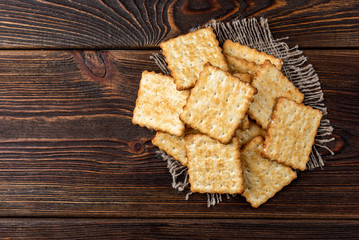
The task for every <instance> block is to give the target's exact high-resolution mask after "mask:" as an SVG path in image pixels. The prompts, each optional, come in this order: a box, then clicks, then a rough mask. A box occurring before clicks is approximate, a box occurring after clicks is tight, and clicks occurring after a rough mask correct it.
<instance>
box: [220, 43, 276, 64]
mask: <svg viewBox="0 0 359 240" xmlns="http://www.w3.org/2000/svg"><path fill="white" fill-rule="evenodd" d="M223 53H224V54H227V55H231V56H233V57H237V58H241V59H245V60H247V61H249V62H254V63H256V64H258V65H260V64H263V63H264V62H265V61H266V60H269V61H270V62H271V63H272V64H273V65H275V66H276V68H278V69H279V70H280V69H281V68H282V65H283V60H282V59H280V58H276V57H274V56H273V55H269V54H266V53H265V52H259V51H258V50H257V49H254V48H250V47H248V46H245V45H242V44H240V43H239V42H232V41H231V40H229V39H228V40H226V41H225V42H224V44H223Z"/></svg>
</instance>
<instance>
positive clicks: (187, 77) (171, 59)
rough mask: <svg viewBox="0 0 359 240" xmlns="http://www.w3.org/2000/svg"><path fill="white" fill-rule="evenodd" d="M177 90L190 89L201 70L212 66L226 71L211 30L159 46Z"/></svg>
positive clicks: (198, 32)
mask: <svg viewBox="0 0 359 240" xmlns="http://www.w3.org/2000/svg"><path fill="white" fill-rule="evenodd" d="M160 47H161V48H162V50H163V55H164V56H165V57H166V62H167V63H168V68H169V69H170V70H171V75H172V76H173V78H174V79H175V83H176V86H177V89H178V90H184V89H189V88H192V87H193V86H194V85H195V83H196V81H197V79H198V76H199V74H200V72H201V71H202V69H203V65H204V64H206V63H207V62H210V63H211V64H212V65H214V66H217V67H220V68H221V69H223V70H225V71H227V70H228V66H227V62H226V60H225V58H224V56H223V54H222V49H221V48H220V47H219V43H218V41H217V39H216V35H215V34H214V33H213V30H212V28H209V27H208V28H203V29H199V30H197V31H195V32H191V33H188V34H186V35H182V36H179V37H177V38H173V39H170V40H168V41H166V42H163V43H161V44H160Z"/></svg>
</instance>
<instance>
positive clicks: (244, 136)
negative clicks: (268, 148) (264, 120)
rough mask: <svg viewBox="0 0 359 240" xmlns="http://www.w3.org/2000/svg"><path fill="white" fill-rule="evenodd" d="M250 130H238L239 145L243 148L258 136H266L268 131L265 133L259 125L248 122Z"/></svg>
mask: <svg viewBox="0 0 359 240" xmlns="http://www.w3.org/2000/svg"><path fill="white" fill-rule="evenodd" d="M248 121H249V124H248V128H247V129H245V130H241V129H237V130H236V135H235V136H236V137H237V138H238V142H239V145H241V146H243V145H244V144H246V143H248V142H250V141H251V140H252V139H253V138H255V137H257V136H262V137H265V136H266V131H264V130H263V129H262V128H261V127H260V126H259V125H258V124H256V123H255V122H253V121H251V120H248Z"/></svg>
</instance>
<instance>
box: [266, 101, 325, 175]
mask: <svg viewBox="0 0 359 240" xmlns="http://www.w3.org/2000/svg"><path fill="white" fill-rule="evenodd" d="M321 118H322V113H321V112H320V111H319V110H317V109H313V108H311V107H309V106H305V105H304V104H300V103H297V102H295V101H293V100H290V99H287V98H279V99H278V101H277V104H276V106H275V108H274V112H273V115H272V121H271V123H270V124H269V128H268V133H267V136H266V140H265V142H264V148H263V151H262V154H263V156H264V157H267V158H269V159H271V160H275V161H277V162H279V163H283V164H285V165H287V166H291V167H292V168H295V169H299V170H301V171H304V170H305V167H306V164H307V162H308V160H309V154H310V153H311V151H312V146H313V144H314V138H315V135H316V134H317V130H318V127H319V125H320V120H321Z"/></svg>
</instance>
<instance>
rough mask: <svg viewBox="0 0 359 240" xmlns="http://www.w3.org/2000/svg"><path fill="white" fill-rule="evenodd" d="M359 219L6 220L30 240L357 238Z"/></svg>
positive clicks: (15, 234)
mask: <svg viewBox="0 0 359 240" xmlns="http://www.w3.org/2000/svg"><path fill="white" fill-rule="evenodd" d="M358 227H359V222H358V221H353V220H347V221H340V220H339V221H338V220H280V219H277V220H265V219H217V220H211V219H61V218H55V219H54V218H50V219H38V218H20V219H0V234H1V236H2V237H3V238H26V239H55V238H56V239H98V238H100V239H119V238H121V239H123V238H124V239H138V238H145V239H168V238H170V239H243V238H245V239H248V238H266V239H267V238H270V239H288V237H289V236H290V239H313V238H314V239H334V238H335V239H337V238H349V239H355V238H356V237H357V236H358V234H359V230H358Z"/></svg>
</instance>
